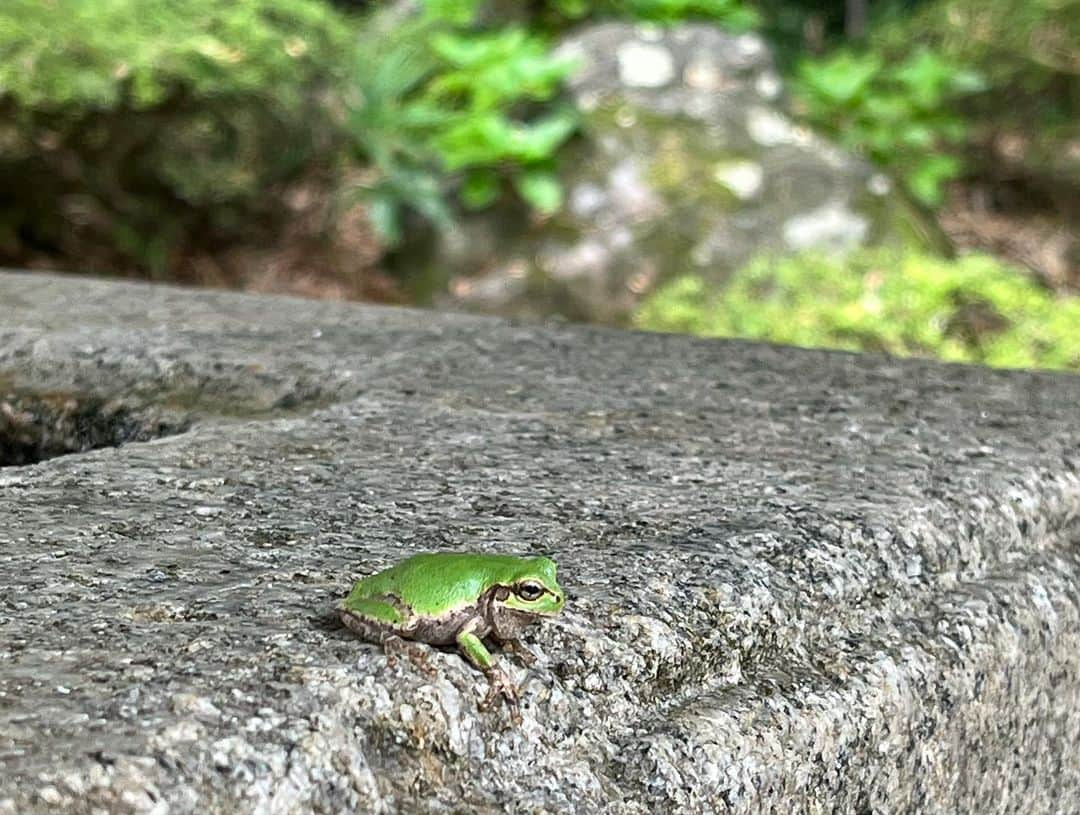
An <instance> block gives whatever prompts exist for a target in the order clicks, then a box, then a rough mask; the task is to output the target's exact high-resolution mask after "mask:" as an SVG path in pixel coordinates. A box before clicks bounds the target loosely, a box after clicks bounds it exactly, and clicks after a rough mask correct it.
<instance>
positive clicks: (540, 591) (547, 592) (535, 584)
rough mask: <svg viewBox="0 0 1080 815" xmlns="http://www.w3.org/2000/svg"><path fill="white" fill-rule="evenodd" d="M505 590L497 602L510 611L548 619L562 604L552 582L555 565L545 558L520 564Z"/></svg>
mask: <svg viewBox="0 0 1080 815" xmlns="http://www.w3.org/2000/svg"><path fill="white" fill-rule="evenodd" d="M506 588H507V589H509V591H508V592H507V593H506V596H505V598H504V597H501V596H500V597H499V602H500V603H501V604H502V605H503V606H505V607H506V608H511V609H513V610H514V611H522V612H525V613H526V614H539V615H544V616H550V615H553V614H558V613H559V612H560V611H562V609H563V606H564V605H566V594H565V592H563V590H562V588H561V587H560V586H559V583H558V581H557V580H556V579H555V563H554V562H553V561H552V560H550V559H549V558H546V557H534V558H529V559H528V560H526V561H524V562H523V563H522V566H521V568H519V569H517V570H515V574H514V576H513V579H512V580H510V581H509V583H508V585H507V586H506ZM500 594H501V593H500Z"/></svg>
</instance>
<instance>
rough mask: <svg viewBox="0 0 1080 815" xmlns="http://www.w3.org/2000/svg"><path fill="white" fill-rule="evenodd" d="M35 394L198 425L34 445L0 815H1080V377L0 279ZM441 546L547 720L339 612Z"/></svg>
mask: <svg viewBox="0 0 1080 815" xmlns="http://www.w3.org/2000/svg"><path fill="white" fill-rule="evenodd" d="M0 391H4V392H10V393H21V394H24V395H25V394H36V395H37V396H38V397H41V398H47V399H55V398H56V395H57V394H66V395H67V396H66V397H65V398H68V399H72V400H77V399H94V400H98V401H97V402H94V403H95V404H104V403H107V402H109V401H110V400H111V401H112V402H118V403H121V404H123V405H124V409H125V410H131V411H136V412H137V411H140V410H141V411H149V410H160V411H164V412H165V413H167V414H168V415H170V416H172V417H173V418H175V419H177V421H179V422H180V424H175V425H172V427H173V429H174V430H175V432H172V433H171V435H163V436H161V437H160V438H154V439H152V440H150V441H142V442H132V443H128V444H124V445H122V446H119V447H105V448H101V449H95V450H88V451H86V452H82V453H77V454H74V455H65V456H60V457H55V458H51V459H48V460H44V461H41V462H39V463H36V464H33V465H29V466H11V467H4V468H2V469H0V508H2V512H0V518H2V524H0V813H3V815H13V813H18V814H19V815H22V813H46V812H48V813H55V812H63V813H99V812H109V813H112V812H118V813H126V812H133V813H134V812H140V813H141V812H151V813H158V814H160V813H233V812H253V813H254V812H258V813H301V812H325V813H330V812H378V813H393V812H408V813H411V812H418V813H495V812H513V813H541V812H552V813H593V812H603V813H609V812H610V813H633V814H635V815H636V814H637V813H647V812H672V811H678V812H681V813H711V812H733V813H763V812H777V813H780V812H784V813H786V812H806V813H830V812H852V813H901V812H911V813H915V812H919V813H934V812H940V813H952V812H980V813H1009V812H1025V813H1067V812H1075V811H1077V810H1078V808H1080V752H1078V751H1077V749H1076V745H1077V744H1080V378H1078V377H1072V376H1067V375H1060V374H1056V375H1055V374H1047V373H1032V372H1006V371H991V370H987V369H982V368H977V367H965V366H956V365H941V364H936V363H929V362H921V361H898V360H895V359H889V358H886V357H879V356H872V355H853V354H846V353H834V352H822V351H806V350H797V349H791V348H782V347H772V346H768V345H755V344H747V343H740V342H725V341H705V340H695V339H690V338H685V337H676V336H664V335H649V334H642V333H634V332H619V331H614V330H603V329H595V328H588V327H580V326H567V325H562V326H558V325H546V326H545V325H529V324H514V323H511V322H505V321H498V320H493V319H486V318H478V317H471V316H461V315H452V314H435V313H427V312H422V311H413V310H407V309H392V308H378V307H369V306H361V305H346V304H333V303H324V302H309V301H302V300H296V299H289V298H281V297H266V296H263V297H257V296H244V295H238V294H230V293H221V292H206V291H185V290H182V289H176V288H168V287H163V286H145V285H137V284H129V283H118V282H105V281H94V280H88V279H81V278H77V277H59V276H49V275H44V274H18V273H2V274H0ZM43 394H44V395H45V396H43V397H42V396H41V395H43ZM0 396H2V394H0ZM184 428H186V429H184ZM430 549H463V550H464V549H467V550H483V551H499V552H536V553H546V554H549V555H551V556H552V557H554V558H555V559H556V560H557V562H558V563H559V565H560V578H561V581H562V583H563V585H564V587H566V589H567V591H568V593H569V596H570V602H569V605H568V610H567V612H566V613H565V614H564V615H563V617H562V618H560V619H558V620H556V621H553V622H551V623H549V624H546V625H544V626H542V627H538V628H535V629H533V630H532V631H531V633H530V634H529V635H528V636H527V640H528V641H529V642H530V644H531V647H532V648H533V650H534V651H535V652H536V653H537V655H538V656H539V657H540V659H539V660H538V662H537V664H536V665H535V666H533V667H532V668H531V669H526V668H525V667H524V666H522V665H520V664H518V663H516V662H514V661H513V660H512V659H507V660H506V662H505V664H507V666H508V669H509V671H510V673H511V675H512V676H513V678H514V679H515V680H516V681H517V682H519V683H520V684H521V685H522V687H523V699H524V707H523V717H524V721H523V724H522V725H521V726H520V727H516V728H515V727H513V726H511V724H510V722H509V719H508V717H507V715H506V712H505V711H504V710H498V709H497V710H493V711H489V712H480V711H478V709H477V703H478V701H479V699H480V698H481V697H482V695H483V693H484V691H485V688H486V685H485V682H484V680H483V678H482V677H480V676H479V675H478V674H477V673H476V672H475V671H473V670H472V669H471V668H469V667H468V666H467V665H466V663H465V662H464V661H463V660H462V659H461V658H460V657H459V656H458V655H456V654H455V653H453V652H452V651H450V650H447V651H445V652H442V651H440V652H435V653H433V655H432V658H431V662H432V664H433V665H434V666H435V668H436V673H435V676H433V677H432V676H428V675H426V674H424V673H423V672H422V671H420V670H418V669H417V668H416V667H415V666H413V665H412V664H411V663H409V661H408V660H398V662H397V664H395V665H389V664H388V663H387V661H386V659H385V657H384V656H383V655H382V653H381V652H380V651H379V650H378V648H376V647H374V646H370V645H366V644H363V643H360V642H358V641H357V640H356V639H355V638H354V637H353V636H352V635H350V634H349V633H348V632H347V631H345V630H344V629H343V628H342V627H341V626H340V625H338V623H337V622H336V621H335V619H334V617H333V615H332V613H331V609H332V606H333V604H334V602H335V601H336V600H337V599H338V598H339V597H341V596H342V595H343V594H344V593H345V591H346V590H347V588H348V586H349V585H350V583H351V581H352V580H353V579H355V578H356V577H358V576H361V575H363V574H367V573H369V572H371V571H374V570H376V569H378V568H381V567H383V566H385V565H387V564H389V563H391V562H393V561H394V560H396V559H398V558H399V557H401V556H402V555H404V554H407V553H411V552H414V551H420V550H430Z"/></svg>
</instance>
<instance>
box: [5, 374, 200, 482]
mask: <svg viewBox="0 0 1080 815" xmlns="http://www.w3.org/2000/svg"><path fill="white" fill-rule="evenodd" d="M190 425H191V423H190V421H189V420H187V419H182V418H181V419H177V418H172V417H164V416H162V415H160V414H158V413H157V412H155V411H152V410H141V409H137V408H132V407H131V406H129V405H126V404H124V402H122V401H120V400H107V399H103V398H102V397H100V396H94V395H90V394H80V393H44V394H39V393H29V392H18V391H8V392H6V393H3V394H2V395H0V467H17V466H23V465H26V464H36V463H37V462H39V461H45V460H46V459H50V458H56V457H57V456H65V455H68V454H70V453H83V452H86V451H87V450H96V449H98V448H101V447H119V446H120V445H122V444H127V443H128V442H136V441H149V440H150V439H157V438H161V437H162V436H172V435H175V434H177V433H183V432H184V431H185V430H187V429H188V428H189V427H190Z"/></svg>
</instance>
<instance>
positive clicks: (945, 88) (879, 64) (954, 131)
mask: <svg viewBox="0 0 1080 815" xmlns="http://www.w3.org/2000/svg"><path fill="white" fill-rule="evenodd" d="M982 89H983V81H982V78H981V77H980V76H979V75H978V74H977V73H975V72H974V71H971V70H967V69H964V68H963V67H961V66H960V65H958V64H956V63H954V62H951V61H950V60H948V59H946V58H945V57H943V56H941V55H940V54H938V53H935V52H933V51H931V50H929V49H928V48H926V47H917V48H915V49H914V50H912V51H911V52H910V53H908V54H907V55H906V56H905V57H904V58H903V59H902V60H900V61H898V62H890V61H888V60H887V59H886V57H885V56H884V55H882V54H881V53H879V52H877V51H867V52H863V53H857V52H855V51H852V50H848V49H843V50H839V51H836V52H834V53H832V54H830V55H829V56H828V57H824V58H820V59H812V60H806V61H804V62H802V63H801V64H800V65H799V68H798V72H797V74H796V78H795V82H794V84H793V88H792V90H793V93H794V94H795V97H796V99H797V101H798V104H799V107H800V109H801V112H802V113H803V115H805V116H806V118H808V119H809V120H810V121H811V122H812V123H813V124H814V126H815V127H817V128H818V129H820V130H821V131H823V132H825V133H828V134H830V135H831V136H832V137H833V138H835V139H836V140H837V141H839V142H840V143H841V144H843V145H844V146H845V147H849V148H852V149H855V150H858V151H860V152H863V153H865V154H866V155H868V156H869V157H870V158H872V159H873V160H874V161H876V162H877V163H878V164H880V165H882V166H883V167H886V168H888V169H890V170H892V171H893V172H894V173H896V175H898V176H899V177H900V178H901V179H903V180H904V181H905V182H906V184H907V186H908V188H909V190H910V191H911V192H912V194H913V195H914V196H915V197H916V198H917V199H918V200H920V201H922V202H923V203H924V204H927V205H930V206H936V205H938V204H940V203H941V202H942V199H943V190H944V185H945V183H946V182H948V181H951V180H952V179H954V178H955V177H956V176H957V175H959V173H960V170H961V161H960V159H959V158H957V157H956V156H955V155H951V154H949V153H947V152H945V151H944V148H945V147H947V146H954V145H957V144H960V143H961V142H962V141H963V139H964V137H965V136H966V135H967V130H968V128H967V123H966V121H965V119H964V118H963V116H961V115H960V114H959V112H958V101H959V99H960V98H961V97H963V96H965V95H968V94H971V93H974V92H976V91H979V90H982Z"/></svg>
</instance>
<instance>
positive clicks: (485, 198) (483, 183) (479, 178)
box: [461, 168, 499, 209]
mask: <svg viewBox="0 0 1080 815" xmlns="http://www.w3.org/2000/svg"><path fill="white" fill-rule="evenodd" d="M498 197H499V174H498V173H496V172H495V171H494V170H491V169H488V168H484V169H479V170H473V171H471V172H470V173H469V174H468V175H466V176H465V182H464V183H463V184H462V185H461V202H462V203H463V204H464V205H465V206H466V207H468V208H469V209H483V208H484V207H487V206H490V205H491V204H493V203H494V202H495V199H496V198H498Z"/></svg>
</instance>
